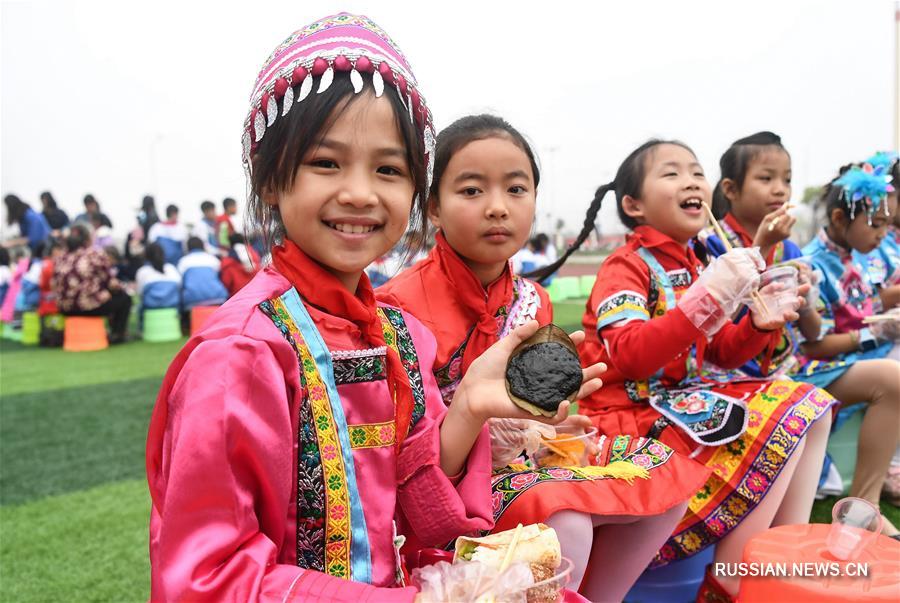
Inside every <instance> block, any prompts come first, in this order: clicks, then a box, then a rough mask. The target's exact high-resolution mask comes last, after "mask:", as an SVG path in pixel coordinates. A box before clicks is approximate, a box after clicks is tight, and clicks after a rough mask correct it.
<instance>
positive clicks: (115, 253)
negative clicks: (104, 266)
mask: <svg viewBox="0 0 900 603" xmlns="http://www.w3.org/2000/svg"><path fill="white" fill-rule="evenodd" d="M103 252H104V253H105V254H106V255H107V256H108V257H109V259H110V260H112V261H113V263H115V264H118V263H119V262H121V261H122V254H121V253H119V250H118V249H117V248H116V246H115V245H107V246H106V247H104V248H103Z"/></svg>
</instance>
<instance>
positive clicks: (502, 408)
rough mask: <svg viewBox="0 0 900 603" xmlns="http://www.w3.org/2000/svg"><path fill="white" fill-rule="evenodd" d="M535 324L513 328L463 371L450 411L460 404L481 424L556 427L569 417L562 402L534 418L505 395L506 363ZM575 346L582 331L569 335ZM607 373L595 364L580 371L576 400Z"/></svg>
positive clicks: (600, 384)
mask: <svg viewBox="0 0 900 603" xmlns="http://www.w3.org/2000/svg"><path fill="white" fill-rule="evenodd" d="M538 328H539V325H538V323H537V321H534V320H532V321H530V322H528V323H527V324H525V325H522V326H521V327H519V328H517V329H515V330H514V331H513V332H512V333H510V334H509V335H508V336H507V337H504V338H503V339H501V340H500V341H498V342H497V343H495V344H494V345H492V346H491V347H489V348H488V349H487V351H486V352H485V353H484V354H482V355H481V356H479V357H478V359H477V360H475V361H474V362H473V363H472V364H471V365H470V366H469V370H468V371H466V374H465V376H464V377H463V379H462V381H461V382H460V384H459V388H458V389H457V390H456V393H455V394H454V396H453V402H452V403H451V408H452V407H454V406H456V405H457V404H460V405H462V406H463V408H464V410H465V412H466V414H467V415H469V417H470V418H471V419H473V420H474V421H477V422H480V423H484V422H485V421H487V420H488V419H489V418H491V417H496V418H513V419H531V420H533V421H539V422H541V423H548V424H550V425H556V424H559V423H561V422H563V421H564V420H565V419H566V417H567V416H568V415H569V402H568V400H566V401H563V402H562V404H560V405H559V410H558V411H557V413H556V416H554V417H544V416H542V415H541V416H534V415H532V414H531V413H530V412H528V411H526V410H523V409H521V408H519V407H518V406H516V405H515V404H514V403H513V401H512V400H510V399H509V394H508V393H507V392H506V364H507V362H508V361H509V357H510V355H511V354H512V352H513V350H514V349H515V348H516V346H518V345H519V344H520V343H522V342H523V341H525V340H526V339H528V338H529V337H531V336H532V335H534V333H535V332H536V331H537V330H538ZM570 337H571V338H572V341H574V342H575V345H578V344H579V343H581V342H582V341H584V332H583V331H576V332H575V333H572V334H571V335H570ZM605 370H606V365H604V364H603V363H598V364H594V365H592V366H589V367H588V368H586V369H583V374H582V379H583V382H582V384H581V389H580V390H578V396H577V399H579V400H580V399H581V398H584V397H586V396H589V395H591V394H592V393H594V392H595V391H597V390H598V389H600V387H601V386H602V385H603V382H602V381H601V380H600V379H599V376H600V375H601V374H602V373H603V372H604V371H605Z"/></svg>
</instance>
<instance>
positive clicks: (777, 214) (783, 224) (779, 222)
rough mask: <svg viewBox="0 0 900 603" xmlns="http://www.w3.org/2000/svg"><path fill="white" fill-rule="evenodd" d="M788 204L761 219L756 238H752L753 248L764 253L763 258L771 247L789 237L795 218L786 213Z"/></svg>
mask: <svg viewBox="0 0 900 603" xmlns="http://www.w3.org/2000/svg"><path fill="white" fill-rule="evenodd" d="M787 211H788V204H787V203H785V204H784V205H782V206H781V207H779V208H778V209H776V210H775V211H773V212H772V213H770V214H768V215H767V216H766V217H765V218H763V220H762V222H760V223H759V228H758V229H757V230H756V236H755V237H754V238H753V246H754V247H759V248H760V249H761V250H763V251H765V253H763V257H766V256H767V255H768V250H769V249H771V247H772V246H773V245H777V244H778V243H780V242H781V241H783V240H785V239H786V238H788V237H789V236H791V228H793V226H794V223H795V222H796V221H797V218H795V217H794V216H792V215H790V214H788V213H787Z"/></svg>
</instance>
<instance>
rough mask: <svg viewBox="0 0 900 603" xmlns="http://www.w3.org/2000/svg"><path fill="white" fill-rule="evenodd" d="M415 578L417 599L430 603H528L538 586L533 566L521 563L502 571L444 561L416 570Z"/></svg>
mask: <svg viewBox="0 0 900 603" xmlns="http://www.w3.org/2000/svg"><path fill="white" fill-rule="evenodd" d="M412 579H413V583H414V584H415V585H416V586H418V587H419V591H420V592H419V596H418V597H417V599H416V601H421V602H427V603H451V602H452V603H486V602H488V601H493V602H496V603H525V602H526V600H527V595H526V593H527V592H528V589H529V587H531V586H532V585H534V576H533V575H532V573H531V569H530V568H529V566H528V564H527V563H521V562H515V563H512V564H510V566H509V567H508V568H506V570H504V571H503V572H501V573H499V574H498V573H497V570H496V568H493V567H490V566H489V565H486V564H484V563H480V562H478V561H458V562H456V563H453V564H450V563H447V562H446V561H440V562H438V563H436V564H434V565H428V566H426V567H423V568H417V569H415V570H413V573H412Z"/></svg>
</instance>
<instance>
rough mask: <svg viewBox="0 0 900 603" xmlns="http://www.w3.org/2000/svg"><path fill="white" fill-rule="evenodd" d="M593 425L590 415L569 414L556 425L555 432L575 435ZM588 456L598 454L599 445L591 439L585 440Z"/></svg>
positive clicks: (581, 433) (582, 432)
mask: <svg viewBox="0 0 900 603" xmlns="http://www.w3.org/2000/svg"><path fill="white" fill-rule="evenodd" d="M593 426H594V423H593V422H592V421H591V419H590V417H586V416H584V415H569V416H568V417H566V418H565V420H564V421H563V422H562V423H560V424H559V425H557V426H556V433H557V434H559V433H570V434H573V435H576V436H580V435H584V434H585V433H587V432H588V430H589V429H591V428H592V427H593ZM586 449H587V454H588V456H591V457H593V456H597V455H598V454H600V447H599V446H597V443H596V442H595V441H592V440H587V446H586Z"/></svg>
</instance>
